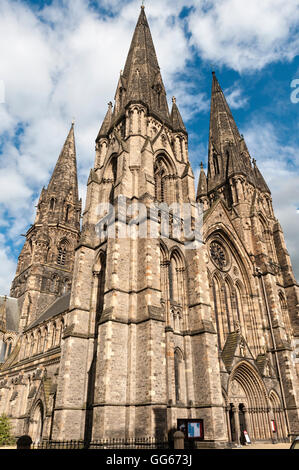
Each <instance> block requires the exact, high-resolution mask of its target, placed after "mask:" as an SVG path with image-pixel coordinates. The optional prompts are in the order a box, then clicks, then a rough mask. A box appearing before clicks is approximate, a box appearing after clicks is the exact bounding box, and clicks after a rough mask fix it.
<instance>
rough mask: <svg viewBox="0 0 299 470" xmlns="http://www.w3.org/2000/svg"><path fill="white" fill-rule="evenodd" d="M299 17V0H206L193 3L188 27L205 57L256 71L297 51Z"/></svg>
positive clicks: (212, 60)
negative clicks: (245, 0) (247, 0)
mask: <svg viewBox="0 0 299 470" xmlns="http://www.w3.org/2000/svg"><path fill="white" fill-rule="evenodd" d="M298 20H299V3H298V0H288V1H287V2H285V0H263V1H260V0H250V2H246V3H245V2H242V1H240V0H218V1H211V0H203V1H201V2H198V3H194V11H193V13H192V14H191V15H190V18H189V29H190V32H191V34H192V43H193V45H194V46H195V47H197V48H198V50H199V53H200V55H201V57H202V58H204V59H205V60H207V61H208V62H210V63H212V64H217V67H219V66H221V65H226V66H228V67H231V68H232V69H234V70H237V71H239V72H242V71H247V72H253V71H255V70H260V69H262V68H263V67H264V66H265V65H267V64H269V63H271V62H274V61H279V60H291V59H293V58H294V57H295V56H296V55H297V54H298V47H299V32H298V28H297V26H298Z"/></svg>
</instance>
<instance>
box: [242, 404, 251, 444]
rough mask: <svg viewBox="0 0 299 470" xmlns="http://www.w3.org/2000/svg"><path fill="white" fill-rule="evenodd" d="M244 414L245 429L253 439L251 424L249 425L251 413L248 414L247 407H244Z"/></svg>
mask: <svg viewBox="0 0 299 470" xmlns="http://www.w3.org/2000/svg"><path fill="white" fill-rule="evenodd" d="M243 413H244V421H245V429H246V431H247V433H248V435H249V437H250V438H251V427H250V423H249V413H248V410H247V408H246V407H245V406H244V407H243Z"/></svg>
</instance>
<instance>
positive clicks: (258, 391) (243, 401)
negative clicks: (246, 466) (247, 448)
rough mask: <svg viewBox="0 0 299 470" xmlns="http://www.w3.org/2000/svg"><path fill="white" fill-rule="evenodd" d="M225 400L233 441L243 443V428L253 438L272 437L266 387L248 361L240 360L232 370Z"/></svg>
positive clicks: (267, 438) (264, 438) (253, 439)
mask: <svg viewBox="0 0 299 470" xmlns="http://www.w3.org/2000/svg"><path fill="white" fill-rule="evenodd" d="M228 399H229V403H230V408H229V422H230V431H231V439H232V442H235V443H236V444H239V443H241V444H244V443H245V434H244V431H247V433H248V435H249V437H250V439H251V440H252V441H255V440H265V441H267V440H270V439H271V438H272V436H271V423H270V406H269V405H270V404H269V403H268V399H267V392H266V388H265V386H264V384H263V381H262V379H261V378H260V376H259V375H258V372H257V371H256V370H255V369H254V367H253V366H252V365H251V364H249V363H248V362H246V361H242V362H241V363H239V364H238V365H237V366H236V367H235V368H234V369H233V371H232V372H231V375H230V378H229V385H228Z"/></svg>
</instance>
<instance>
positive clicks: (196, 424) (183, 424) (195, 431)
mask: <svg viewBox="0 0 299 470" xmlns="http://www.w3.org/2000/svg"><path fill="white" fill-rule="evenodd" d="M177 424H178V430H179V431H182V432H183V433H184V435H185V439H188V440H202V439H203V438H204V432H203V419H178V421H177Z"/></svg>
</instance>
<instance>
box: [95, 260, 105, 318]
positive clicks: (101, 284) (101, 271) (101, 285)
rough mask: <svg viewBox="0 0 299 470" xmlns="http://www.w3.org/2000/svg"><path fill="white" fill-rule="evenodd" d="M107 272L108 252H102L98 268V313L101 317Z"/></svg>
mask: <svg viewBox="0 0 299 470" xmlns="http://www.w3.org/2000/svg"><path fill="white" fill-rule="evenodd" d="M105 274H106V253H104V252H102V253H101V254H100V256H99V259H98V268H97V306H96V309H97V315H98V317H100V315H101V313H102V311H103V307H104V293H105Z"/></svg>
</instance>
